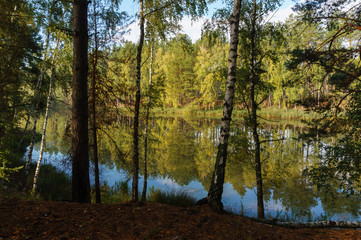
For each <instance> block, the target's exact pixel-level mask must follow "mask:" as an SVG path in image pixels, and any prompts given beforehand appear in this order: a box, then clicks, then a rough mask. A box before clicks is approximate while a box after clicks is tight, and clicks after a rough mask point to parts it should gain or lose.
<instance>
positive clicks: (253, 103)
mask: <svg viewBox="0 0 361 240" xmlns="http://www.w3.org/2000/svg"><path fill="white" fill-rule="evenodd" d="M256 11H257V5H256V0H253V13H252V19H251V34H250V38H251V44H250V64H249V72H250V83H251V126H252V135H253V142H254V145H255V148H254V151H255V152H254V158H255V164H256V181H257V216H258V218H261V219H263V218H264V204H263V180H262V166H261V146H260V145H261V144H260V140H259V135H258V131H257V130H258V129H257V128H258V120H257V103H256V99H255V98H256V97H255V87H256V85H257V84H258V80H259V79H258V75H257V73H256V69H255V61H256V59H255V55H256V52H255V50H256V49H255V38H256V14H257V12H256Z"/></svg>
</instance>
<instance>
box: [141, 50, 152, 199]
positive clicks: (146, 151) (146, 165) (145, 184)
mask: <svg viewBox="0 0 361 240" xmlns="http://www.w3.org/2000/svg"><path fill="white" fill-rule="evenodd" d="M151 44H152V43H151ZM152 74H153V45H151V47H150V66H149V94H148V95H149V96H148V98H149V101H148V105H147V113H146V116H145V136H144V181H143V192H142V201H143V202H144V201H145V199H146V197H147V181H148V169H147V168H148V159H147V158H148V131H149V129H148V125H149V112H150V104H151V101H152V99H151V94H152V92H151V87H152Z"/></svg>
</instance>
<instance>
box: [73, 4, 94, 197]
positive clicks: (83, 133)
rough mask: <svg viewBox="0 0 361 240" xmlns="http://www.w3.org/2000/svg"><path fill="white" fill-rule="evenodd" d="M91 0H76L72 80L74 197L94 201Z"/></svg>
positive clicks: (74, 5)
mask: <svg viewBox="0 0 361 240" xmlns="http://www.w3.org/2000/svg"><path fill="white" fill-rule="evenodd" d="M87 8H88V1H87V0H74V4H73V17H74V36H73V41H74V51H73V83H72V90H73V94H72V159H73V161H72V198H73V201H76V202H90V182H89V153H88V144H89V143H88V139H89V137H88V21H87Z"/></svg>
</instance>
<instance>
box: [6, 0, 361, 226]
mask: <svg viewBox="0 0 361 240" xmlns="http://www.w3.org/2000/svg"><path fill="white" fill-rule="evenodd" d="M123 1H126V0H123ZM214 2H216V1H214V0H186V1H180V0H139V1H134V4H136V5H137V6H138V12H137V13H136V15H135V16H132V15H130V14H129V12H128V9H123V8H122V6H123V5H122V2H121V1H120V0H91V1H86V0H74V1H67V0H30V1H25V0H1V1H0V16H1V18H0V182H1V184H2V190H1V191H0V194H5V193H4V192H6V191H5V190H4V189H8V188H9V186H11V188H14V189H15V191H17V192H22V193H24V194H26V195H27V196H29V197H30V198H32V199H38V200H39V199H42V200H71V201H74V202H82V203H90V202H92V203H109V202H110V203H114V202H122V201H123V202H124V201H131V202H133V203H134V202H136V203H138V202H145V201H151V200H150V199H152V196H153V197H154V196H156V195H157V194H158V195H162V194H164V195H165V198H167V197H168V198H171V197H172V194H174V195H175V196H173V197H175V198H177V197H184V198H185V199H188V198H190V199H191V201H193V203H195V202H197V204H200V205H202V204H205V205H209V206H210V207H211V208H213V209H214V210H217V211H223V209H226V210H230V211H232V209H231V208H232V207H234V208H235V209H236V210H235V211H233V212H237V213H238V214H241V215H245V216H250V217H256V218H259V219H265V218H267V217H269V216H271V217H274V218H282V219H283V220H284V221H286V222H296V221H315V220H330V219H331V220H334V221H339V220H343V219H344V218H342V217H340V216H343V215H342V214H345V215H347V216H348V217H350V218H351V219H353V220H360V219H361V218H360V215H359V213H360V211H361V205H360V200H361V191H360V189H361V178H360V176H361V166H360V165H361V153H360V150H359V149H360V147H361V142H360V141H361V140H360V129H361V128H360V127H361V122H360V119H361V90H360V87H361V85H360V75H361V65H360V64H361V58H360V54H361V48H360V46H361V45H360V40H361V31H360V30H361V15H360V14H361V4H360V2H358V1H353V0H331V1H321V0H306V1H296V3H295V5H294V7H293V13H292V14H291V15H289V16H288V17H287V18H286V20H285V21H284V22H274V21H271V19H272V15H273V14H274V12H275V11H277V10H278V9H279V8H280V7H281V6H282V4H284V3H283V1H280V0H267V1H258V0H234V1H230V0H227V1H223V3H222V5H221V6H222V7H220V8H218V9H216V11H215V13H214V14H213V16H212V17H210V18H207V20H206V21H205V22H204V24H203V27H202V34H201V38H200V39H198V40H197V41H192V39H191V38H190V37H189V36H188V35H187V34H184V33H182V31H181V30H182V26H181V24H180V23H181V20H182V19H183V18H185V17H189V18H191V19H193V20H197V19H202V18H204V17H205V16H207V11H208V8H209V6H210V4H212V3H214ZM217 6H218V5H217ZM134 23H137V24H136V26H137V27H138V28H139V38H138V42H137V43H134V42H131V41H126V40H124V36H125V34H126V33H127V32H128V31H129V26H130V25H132V24H133V25H134ZM52 154H53V155H56V156H61V157H59V159H58V160H56V161H57V162H56V163H54V164H53V165H51V164H49V163H45V164H44V161H49V160H46V159H47V158H50V157H49V156H50V155H52ZM60 162H62V163H60ZM60 165H62V166H60ZM64 166H67V167H64ZM105 169H108V170H109V171H111V170H112V171H113V170H114V171H115V172H117V174H119V175H118V177H115V178H116V180H114V179H112V178H108V179H107V178H106V177H104V175H105V174H104V172H105V171H106V170H105ZM122 174H123V175H122ZM120 176H123V177H120ZM113 180H114V181H113ZM112 181H113V182H114V183H112ZM157 181H158V182H167V181H170V182H172V184H173V185H174V186H176V187H177V189H178V187H179V188H180V189H181V190H180V191H178V192H177V191H175V192H174V191H173V192H170V193H169V192H168V195H167V191H165V190H164V191H165V193H164V192H163V190H159V189H157V187H159V185H157V184H158V183H156V182H157ZM192 184H198V185H197V186H199V187H197V190H194V191H196V193H194V194H193V195H192V193H191V192H192V191H189V192H187V188H191V185H192ZM227 184H228V185H227ZM165 185H166V184H165ZM229 185H230V186H231V188H232V190H227V189H228V188H229ZM162 186H164V185H162ZM173 190H174V189H173ZM250 191H253V192H254V194H253V195H254V197H253V198H252V202H251V203H249V205H250V206H253V207H248V205H247V204H248V203H247V202H245V200H244V199H246V198H247V197H245V196H250V195H249V194H250V193H249V192H250ZM228 193H232V194H233V193H234V194H236V195H234V196H236V197H233V198H232V197H229V195H231V194H228ZM177 195H179V196H177ZM188 195H190V196H188ZM235 199H237V200H235ZM300 199H301V200H300ZM170 201H172V200H170ZM173 201H176V200H173ZM236 201H237V203H236ZM320 203H322V204H321V205H322V207H320V208H322V211H321V212H317V213H316V214H315V213H313V211H314V208H317V207H318V206H321V205H320ZM234 204H238V205H237V207H235V205H234ZM239 204H240V205H239ZM277 204H281V205H282V207H281V208H277V206H276V207H274V206H273V207H270V205H277ZM251 208H253V210H250V209H251ZM247 211H250V212H249V213H248V214H247ZM315 215H317V216H315ZM278 220H279V219H278ZM358 224H359V225H360V223H358ZM359 225H357V226H359Z"/></svg>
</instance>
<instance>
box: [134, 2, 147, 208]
mask: <svg viewBox="0 0 361 240" xmlns="http://www.w3.org/2000/svg"><path fill="white" fill-rule="evenodd" d="M144 22H145V18H144V10H143V0H140V1H139V25H140V36H139V43H138V49H137V77H136V88H137V90H136V95H135V114H134V134H133V145H134V146H133V147H134V149H133V185H132V201H135V202H137V201H138V179H139V176H138V175H139V108H140V79H141V64H142V50H143V43H144Z"/></svg>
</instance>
